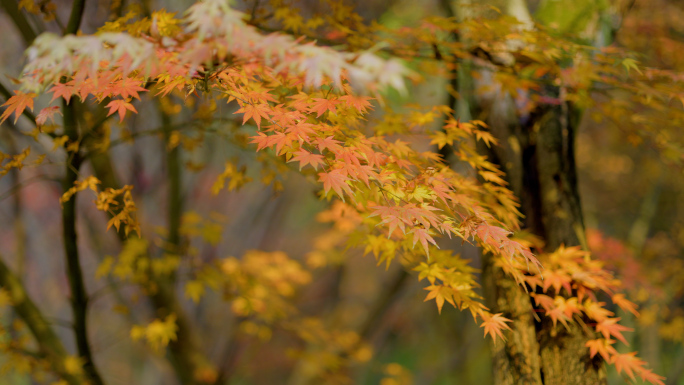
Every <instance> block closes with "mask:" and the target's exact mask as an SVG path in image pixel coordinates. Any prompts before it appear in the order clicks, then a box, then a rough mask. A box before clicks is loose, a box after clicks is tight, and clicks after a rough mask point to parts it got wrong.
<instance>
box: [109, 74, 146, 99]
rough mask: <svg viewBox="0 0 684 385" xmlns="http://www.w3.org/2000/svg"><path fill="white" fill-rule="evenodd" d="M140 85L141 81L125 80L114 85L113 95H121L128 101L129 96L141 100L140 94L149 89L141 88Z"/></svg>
mask: <svg viewBox="0 0 684 385" xmlns="http://www.w3.org/2000/svg"><path fill="white" fill-rule="evenodd" d="M140 83H141V81H140V80H136V79H133V78H123V79H121V80H119V81H117V82H115V83H114V84H113V86H112V95H121V96H122V97H123V98H125V99H128V97H129V96H132V97H134V98H136V99H138V100H140V95H138V92H145V91H147V89H145V88H144V87H140Z"/></svg>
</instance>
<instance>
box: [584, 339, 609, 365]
mask: <svg viewBox="0 0 684 385" xmlns="http://www.w3.org/2000/svg"><path fill="white" fill-rule="evenodd" d="M614 343H615V340H611V339H610V338H608V339H605V338H597V339H595V340H589V341H587V342H586V343H585V344H584V346H586V347H588V348H589V358H594V356H595V355H596V354H600V355H601V357H603V359H604V360H606V362H610V361H611V357H612V355H614V354H616V353H617V350H615V348H614V347H612V346H611V345H612V344H614Z"/></svg>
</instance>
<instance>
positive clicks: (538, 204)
mask: <svg viewBox="0 0 684 385" xmlns="http://www.w3.org/2000/svg"><path fill="white" fill-rule="evenodd" d="M503 104H504V105H505V104H508V103H505V102H504V103H503ZM489 108H490V112H491V111H495V113H490V114H489V119H488V120H489V124H490V128H491V130H492V134H493V135H494V136H496V137H497V139H498V140H499V141H500V143H501V144H502V145H501V146H500V147H497V148H492V149H486V152H487V155H488V156H489V157H490V160H491V161H493V162H494V163H497V164H498V165H499V166H500V167H501V168H502V169H503V170H504V171H506V173H507V179H508V182H509V183H510V188H511V189H512V190H513V192H514V193H515V194H516V196H517V197H518V198H519V199H520V203H521V211H522V213H523V214H524V215H525V219H524V220H523V223H522V227H523V228H525V229H526V230H528V231H530V232H532V233H534V234H536V235H538V236H540V237H542V238H543V239H544V241H545V243H546V246H545V251H548V252H550V251H553V250H555V249H556V248H558V247H559V246H561V245H566V246H576V245H585V244H586V242H585V241H584V225H583V218H582V211H581V206H580V199H579V192H578V188H577V173H576V169H575V158H574V147H573V146H574V134H575V130H576V128H577V125H578V120H579V119H578V118H579V113H578V111H576V110H575V109H573V108H572V106H571V105H569V104H565V105H562V106H553V107H546V108H542V109H541V110H540V111H537V112H536V113H535V114H533V115H532V116H530V117H528V119H526V123H525V124H520V123H518V122H517V120H518V119H517V118H515V117H514V116H511V114H510V111H507V110H506V108H505V107H501V106H495V105H491V106H489ZM483 281H484V286H485V290H486V292H487V295H488V297H490V298H491V301H492V302H490V303H489V305H490V306H491V307H492V309H493V311H495V312H503V313H504V316H506V317H508V318H511V319H512V320H513V325H512V329H513V331H512V332H511V333H510V336H509V337H508V339H509V340H508V341H507V342H506V345H505V347H504V346H502V347H496V346H495V347H494V349H493V354H494V365H495V366H494V367H495V368H496V369H495V370H497V372H496V373H495V384H497V385H508V384H523V383H525V384H527V383H533V384H545V385H561V384H563V385H572V384H577V385H579V384H605V383H606V379H605V377H606V376H605V373H604V370H603V368H602V365H601V361H600V360H598V359H594V360H592V359H590V358H589V354H588V349H587V348H586V347H585V342H586V341H587V340H588V339H591V338H593V337H592V336H591V334H588V333H587V332H585V328H583V327H582V326H580V325H578V324H574V323H573V324H571V325H570V327H569V328H567V329H566V328H564V327H562V326H561V325H558V326H556V327H554V326H553V324H552V323H551V322H550V321H548V320H545V319H542V320H541V321H535V320H534V318H533V306H532V304H531V302H530V297H529V295H527V294H526V293H524V291H523V290H522V288H520V287H518V285H517V284H516V283H515V282H514V281H513V280H512V279H510V278H507V277H505V276H503V273H502V272H501V271H500V269H497V268H496V267H494V266H493V265H492V263H491V261H487V260H486V264H485V269H484V272H483ZM531 328H532V329H536V333H534V334H531V333H530V329H531ZM530 371H532V372H536V373H531V372H530Z"/></svg>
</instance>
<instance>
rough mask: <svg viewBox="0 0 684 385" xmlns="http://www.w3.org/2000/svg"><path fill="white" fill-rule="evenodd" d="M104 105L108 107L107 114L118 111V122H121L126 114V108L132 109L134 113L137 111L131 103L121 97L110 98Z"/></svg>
mask: <svg viewBox="0 0 684 385" xmlns="http://www.w3.org/2000/svg"><path fill="white" fill-rule="evenodd" d="M106 107H107V108H109V113H108V114H107V116H110V115H112V114H113V113H115V112H118V113H119V122H123V120H124V117H125V116H126V110H129V111H133V112H135V113H136V114H137V113H138V111H137V110H136V109H135V107H133V105H132V104H131V103H128V102H127V101H125V100H123V99H116V100H112V101H111V102H109V104H107V106H106Z"/></svg>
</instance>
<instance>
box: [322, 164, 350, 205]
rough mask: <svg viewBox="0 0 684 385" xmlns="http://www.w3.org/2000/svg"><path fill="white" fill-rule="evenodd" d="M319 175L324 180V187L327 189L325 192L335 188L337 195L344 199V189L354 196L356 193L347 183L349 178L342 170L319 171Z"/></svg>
mask: <svg viewBox="0 0 684 385" xmlns="http://www.w3.org/2000/svg"><path fill="white" fill-rule="evenodd" d="M318 177H319V179H320V181H321V182H323V188H324V189H325V193H326V194H327V193H328V191H330V189H331V188H332V189H333V190H335V192H336V193H337V195H338V196H339V197H340V198H342V200H344V194H343V193H342V191H343V190H344V191H345V192H346V193H347V194H348V195H349V196H353V195H354V193H353V192H352V190H351V188H349V185H348V184H347V180H349V178H348V177H347V176H346V175H344V174H343V173H342V171H341V170H332V171H330V172H321V173H318Z"/></svg>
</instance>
